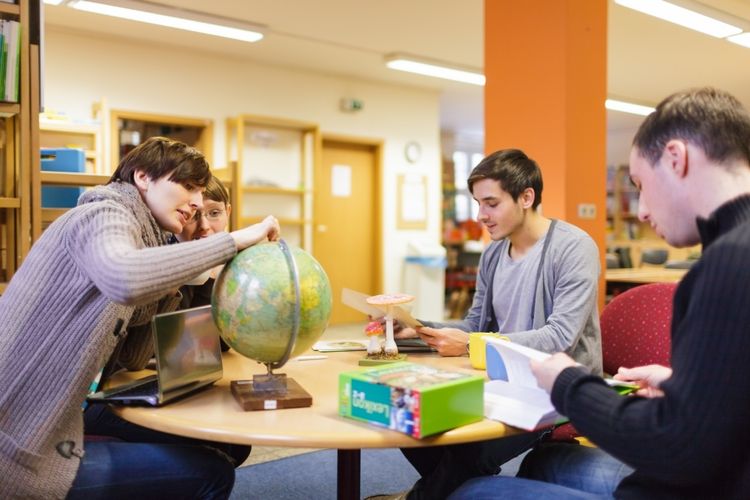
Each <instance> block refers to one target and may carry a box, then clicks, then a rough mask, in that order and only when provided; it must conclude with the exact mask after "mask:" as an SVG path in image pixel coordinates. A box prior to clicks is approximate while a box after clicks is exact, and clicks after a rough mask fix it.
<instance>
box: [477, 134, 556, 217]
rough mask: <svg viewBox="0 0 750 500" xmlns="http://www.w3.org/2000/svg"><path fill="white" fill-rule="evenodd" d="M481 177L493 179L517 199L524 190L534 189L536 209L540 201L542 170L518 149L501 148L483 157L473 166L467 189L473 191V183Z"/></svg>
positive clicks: (481, 178)
mask: <svg viewBox="0 0 750 500" xmlns="http://www.w3.org/2000/svg"><path fill="white" fill-rule="evenodd" d="M483 179H494V180H496V181H498V182H499V183H500V188H501V189H502V190H503V191H505V192H506V193H508V194H509V195H511V196H512V197H513V199H514V200H517V199H518V197H519V196H521V194H523V192H524V190H526V189H527V188H531V189H533V190H534V203H533V204H532V206H531V208H532V209H536V207H538V206H539V204H540V203H541V202H542V187H543V183H542V171H541V169H540V168H539V165H537V163H536V162H535V161H534V160H532V159H531V158H529V157H528V156H526V153H524V152H523V151H521V150H520V149H501V150H500V151H495V152H494V153H492V154H491V155H489V156H487V157H485V158H484V159H483V160H482V161H480V162H479V165H477V166H476V167H474V170H472V171H471V175H469V180H468V181H467V183H468V185H469V191H471V192H472V193H474V183H475V182H477V181H481V180H483Z"/></svg>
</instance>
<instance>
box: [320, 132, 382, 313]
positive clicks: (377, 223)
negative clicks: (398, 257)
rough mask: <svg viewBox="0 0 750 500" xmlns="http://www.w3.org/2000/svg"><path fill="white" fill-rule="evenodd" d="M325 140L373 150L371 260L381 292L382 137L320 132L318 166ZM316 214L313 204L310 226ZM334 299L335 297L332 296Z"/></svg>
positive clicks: (374, 282) (379, 291)
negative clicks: (372, 243)
mask: <svg viewBox="0 0 750 500" xmlns="http://www.w3.org/2000/svg"><path fill="white" fill-rule="evenodd" d="M326 142H338V143H344V144H352V145H355V146H365V147H368V148H371V149H372V151H373V157H374V162H373V163H374V164H373V167H374V168H375V171H374V172H373V175H372V178H373V179H374V186H373V187H372V189H373V201H374V207H373V214H374V217H373V221H372V227H373V231H374V233H375V234H373V239H374V242H375V248H374V252H373V253H374V261H375V262H373V270H372V271H373V286H374V287H375V289H376V290H378V292H377V293H381V292H382V287H383V272H382V270H383V262H382V260H383V204H382V200H383V193H382V185H383V182H382V177H383V147H384V141H383V140H382V139H375V138H372V137H361V136H355V135H347V134H336V133H329V132H322V133H321V138H320V148H319V149H318V151H320V161H319V162H318V164H319V165H320V168H323V162H322V158H323V150H324V149H325V143H326ZM315 182H317V180H314V181H313V192H314V191H315V189H314V187H315ZM318 222H319V221H318V219H317V215H316V214H315V212H314V205H313V224H312V227H313V228H315V227H316V226H317V224H318ZM314 238H315V236H314V231H313V249H314V248H315V241H314ZM362 292H366V291H365V290H362ZM334 300H335V298H334Z"/></svg>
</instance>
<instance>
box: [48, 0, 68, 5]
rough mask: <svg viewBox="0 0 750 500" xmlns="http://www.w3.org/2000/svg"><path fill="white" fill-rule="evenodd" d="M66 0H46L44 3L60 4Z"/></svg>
mask: <svg viewBox="0 0 750 500" xmlns="http://www.w3.org/2000/svg"><path fill="white" fill-rule="evenodd" d="M63 1H64V0H44V3H46V4H48V5H60V4H61V3H63Z"/></svg>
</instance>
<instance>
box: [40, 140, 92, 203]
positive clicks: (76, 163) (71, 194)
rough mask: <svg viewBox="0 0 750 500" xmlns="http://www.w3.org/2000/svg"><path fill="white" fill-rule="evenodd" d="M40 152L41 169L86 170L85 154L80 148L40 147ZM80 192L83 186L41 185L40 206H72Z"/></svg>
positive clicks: (57, 170)
mask: <svg viewBox="0 0 750 500" xmlns="http://www.w3.org/2000/svg"><path fill="white" fill-rule="evenodd" d="M41 154H42V170H43V171H54V172H81V173H82V172H85V171H86V155H85V154H84V152H83V150H82V149H71V148H42V149H41ZM81 193H83V188H75V187H58V186H42V208H72V207H74V206H76V204H77V203H78V197H79V196H81Z"/></svg>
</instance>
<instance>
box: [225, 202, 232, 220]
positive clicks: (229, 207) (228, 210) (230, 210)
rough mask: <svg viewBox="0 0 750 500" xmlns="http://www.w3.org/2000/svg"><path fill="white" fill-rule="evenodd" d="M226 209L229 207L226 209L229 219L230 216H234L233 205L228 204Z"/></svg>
mask: <svg viewBox="0 0 750 500" xmlns="http://www.w3.org/2000/svg"><path fill="white" fill-rule="evenodd" d="M226 207H227V209H226V212H227V218H229V216H230V215H232V204H231V203H227V204H226Z"/></svg>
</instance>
